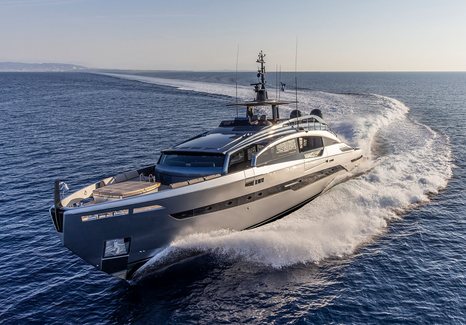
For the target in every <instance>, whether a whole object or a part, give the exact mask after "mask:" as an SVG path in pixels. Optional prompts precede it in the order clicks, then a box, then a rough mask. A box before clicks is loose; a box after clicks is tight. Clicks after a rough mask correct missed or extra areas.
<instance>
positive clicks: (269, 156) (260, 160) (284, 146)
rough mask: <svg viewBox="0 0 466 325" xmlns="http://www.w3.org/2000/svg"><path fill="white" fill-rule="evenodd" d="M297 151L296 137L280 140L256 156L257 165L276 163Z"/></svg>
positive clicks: (290, 156)
mask: <svg viewBox="0 0 466 325" xmlns="http://www.w3.org/2000/svg"><path fill="white" fill-rule="evenodd" d="M297 153H298V146H297V143H296V139H290V140H287V141H283V142H280V143H278V144H276V145H275V146H273V147H270V148H269V149H267V150H266V151H264V152H263V153H262V154H261V155H260V156H259V157H257V162H256V164H257V166H262V165H268V164H276V163H279V162H283V161H286V160H287V158H288V159H289V158H292V157H293V156H295V155H296V154H297Z"/></svg>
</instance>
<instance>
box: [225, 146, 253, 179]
mask: <svg viewBox="0 0 466 325" xmlns="http://www.w3.org/2000/svg"><path fill="white" fill-rule="evenodd" d="M256 152H257V148H256V145H252V146H250V147H248V148H246V149H243V150H240V151H238V152H235V153H234V154H233V155H231V157H230V163H229V164H228V172H229V173H234V172H238V171H240V170H244V169H247V168H249V167H251V160H252V157H253V156H254V155H255V154H256Z"/></svg>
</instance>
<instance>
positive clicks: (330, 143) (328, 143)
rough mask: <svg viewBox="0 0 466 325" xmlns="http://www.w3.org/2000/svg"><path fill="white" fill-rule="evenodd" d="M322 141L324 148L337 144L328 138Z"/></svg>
mask: <svg viewBox="0 0 466 325" xmlns="http://www.w3.org/2000/svg"><path fill="white" fill-rule="evenodd" d="M323 139H324V145H325V146H331V145H332V144H336V143H339V142H338V141H336V140H333V139H330V138H323Z"/></svg>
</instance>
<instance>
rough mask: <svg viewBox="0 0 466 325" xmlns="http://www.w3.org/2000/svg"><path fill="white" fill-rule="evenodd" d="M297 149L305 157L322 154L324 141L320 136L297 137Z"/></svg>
mask: <svg viewBox="0 0 466 325" xmlns="http://www.w3.org/2000/svg"><path fill="white" fill-rule="evenodd" d="M298 142H299V151H300V152H304V157H305V158H313V157H319V156H321V155H322V154H323V152H324V150H323V147H324V143H323V141H322V138H321V137H303V138H299V140H298Z"/></svg>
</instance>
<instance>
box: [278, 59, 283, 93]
mask: <svg viewBox="0 0 466 325" xmlns="http://www.w3.org/2000/svg"><path fill="white" fill-rule="evenodd" d="M278 80H279V81H280V87H281V86H282V66H281V64H280V72H279V73H278ZM280 92H281V89H280V91H279V92H278V100H280Z"/></svg>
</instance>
